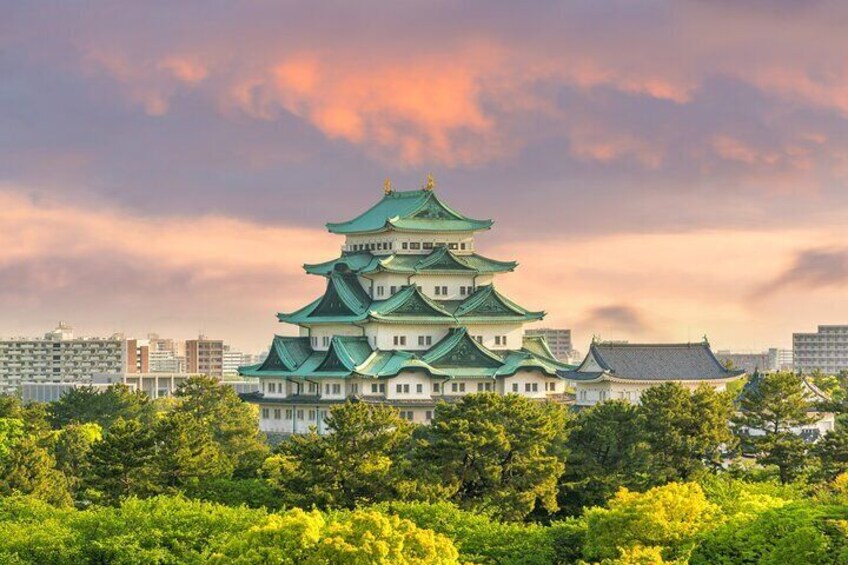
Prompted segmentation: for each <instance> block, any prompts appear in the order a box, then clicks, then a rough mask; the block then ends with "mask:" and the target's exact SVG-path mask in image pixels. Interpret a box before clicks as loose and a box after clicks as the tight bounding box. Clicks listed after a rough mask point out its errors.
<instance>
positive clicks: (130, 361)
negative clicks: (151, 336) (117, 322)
mask: <svg viewBox="0 0 848 565" xmlns="http://www.w3.org/2000/svg"><path fill="white" fill-rule="evenodd" d="M126 359H127V364H126V365H127V366H126V368H125V369H124V371H125V372H127V373H147V372H149V371H150V344H149V343H148V342H147V340H142V339H128V340H127V357H126Z"/></svg>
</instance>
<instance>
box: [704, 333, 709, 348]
mask: <svg viewBox="0 0 848 565" xmlns="http://www.w3.org/2000/svg"><path fill="white" fill-rule="evenodd" d="M704 344H705V345H709V344H710V340H709V339H708V338H707V334H704Z"/></svg>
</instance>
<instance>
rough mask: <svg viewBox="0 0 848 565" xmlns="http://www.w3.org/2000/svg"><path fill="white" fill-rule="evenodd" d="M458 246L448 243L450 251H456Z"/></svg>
mask: <svg viewBox="0 0 848 565" xmlns="http://www.w3.org/2000/svg"><path fill="white" fill-rule="evenodd" d="M456 247H457V245H456V244H455V243H448V249H456Z"/></svg>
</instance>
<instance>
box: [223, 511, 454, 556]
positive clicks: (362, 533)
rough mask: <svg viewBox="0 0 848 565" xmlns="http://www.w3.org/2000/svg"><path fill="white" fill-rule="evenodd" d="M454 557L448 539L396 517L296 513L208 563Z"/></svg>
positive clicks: (241, 537) (236, 541)
mask: <svg viewBox="0 0 848 565" xmlns="http://www.w3.org/2000/svg"><path fill="white" fill-rule="evenodd" d="M457 557H458V554H457V550H456V548H455V547H454V545H453V543H451V541H450V540H449V539H448V538H446V537H445V536H442V535H440V534H436V533H434V532H432V531H430V530H423V529H420V528H418V527H416V526H415V524H413V523H412V522H410V521H409V520H403V519H401V518H398V517H397V516H387V515H385V514H382V513H380V512H376V511H374V510H355V511H353V512H343V513H339V514H336V515H334V516H332V517H325V516H324V515H322V514H321V513H319V512H317V511H314V510H313V511H312V512H304V511H303V510H301V509H299V508H296V509H294V510H290V511H289V512H286V513H285V514H282V515H271V516H269V517H268V518H267V520H266V522H265V523H264V524H261V525H257V526H255V527H253V528H251V529H250V530H248V531H246V532H243V533H238V534H236V535H234V536H233V537H232V538H231V539H230V540H229V541H228V542H227V543H225V544H223V545H222V546H221V547H218V548H213V549H212V551H211V552H210V559H209V562H210V563H213V564H214V563H227V564H234V565H252V564H258V563H279V564H281V565H295V564H301V563H302V564H304V565H319V564H323V563H351V564H355V563H362V564H366V563H374V564H385V565H388V564H398V565H458V563H459V561H458V559H457Z"/></svg>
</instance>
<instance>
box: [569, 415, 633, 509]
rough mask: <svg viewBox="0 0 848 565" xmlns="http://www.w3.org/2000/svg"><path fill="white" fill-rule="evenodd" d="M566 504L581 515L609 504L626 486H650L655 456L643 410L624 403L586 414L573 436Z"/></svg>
mask: <svg viewBox="0 0 848 565" xmlns="http://www.w3.org/2000/svg"><path fill="white" fill-rule="evenodd" d="M568 448H569V450H568V456H567V459H566V465H565V474H564V475H563V476H562V479H561V483H560V484H561V488H560V505H561V506H564V507H565V508H567V510H568V513H570V514H578V513H579V512H580V511H581V509H582V508H583V507H584V506H597V505H601V504H603V503H604V502H606V501H607V499H609V498H610V497H611V496H612V495H613V494H615V493H616V492H617V491H618V490H619V489H620V488H621V487H623V486H625V487H628V488H636V489H639V488H642V487H644V486H646V485H647V483H648V482H649V479H648V475H647V471H648V464H649V459H648V456H649V453H648V448H647V445H646V443H645V441H644V432H643V429H642V420H641V417H640V414H639V409H638V407H636V406H634V405H633V404H631V403H629V402H625V401H623V400H612V401H609V402H602V403H600V404H596V405H595V406H592V407H591V408H589V409H587V410H583V411H582V412H580V414H579V415H578V417H577V420H576V422H575V424H574V427H573V428H572V430H571V433H570V434H569V436H568Z"/></svg>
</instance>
